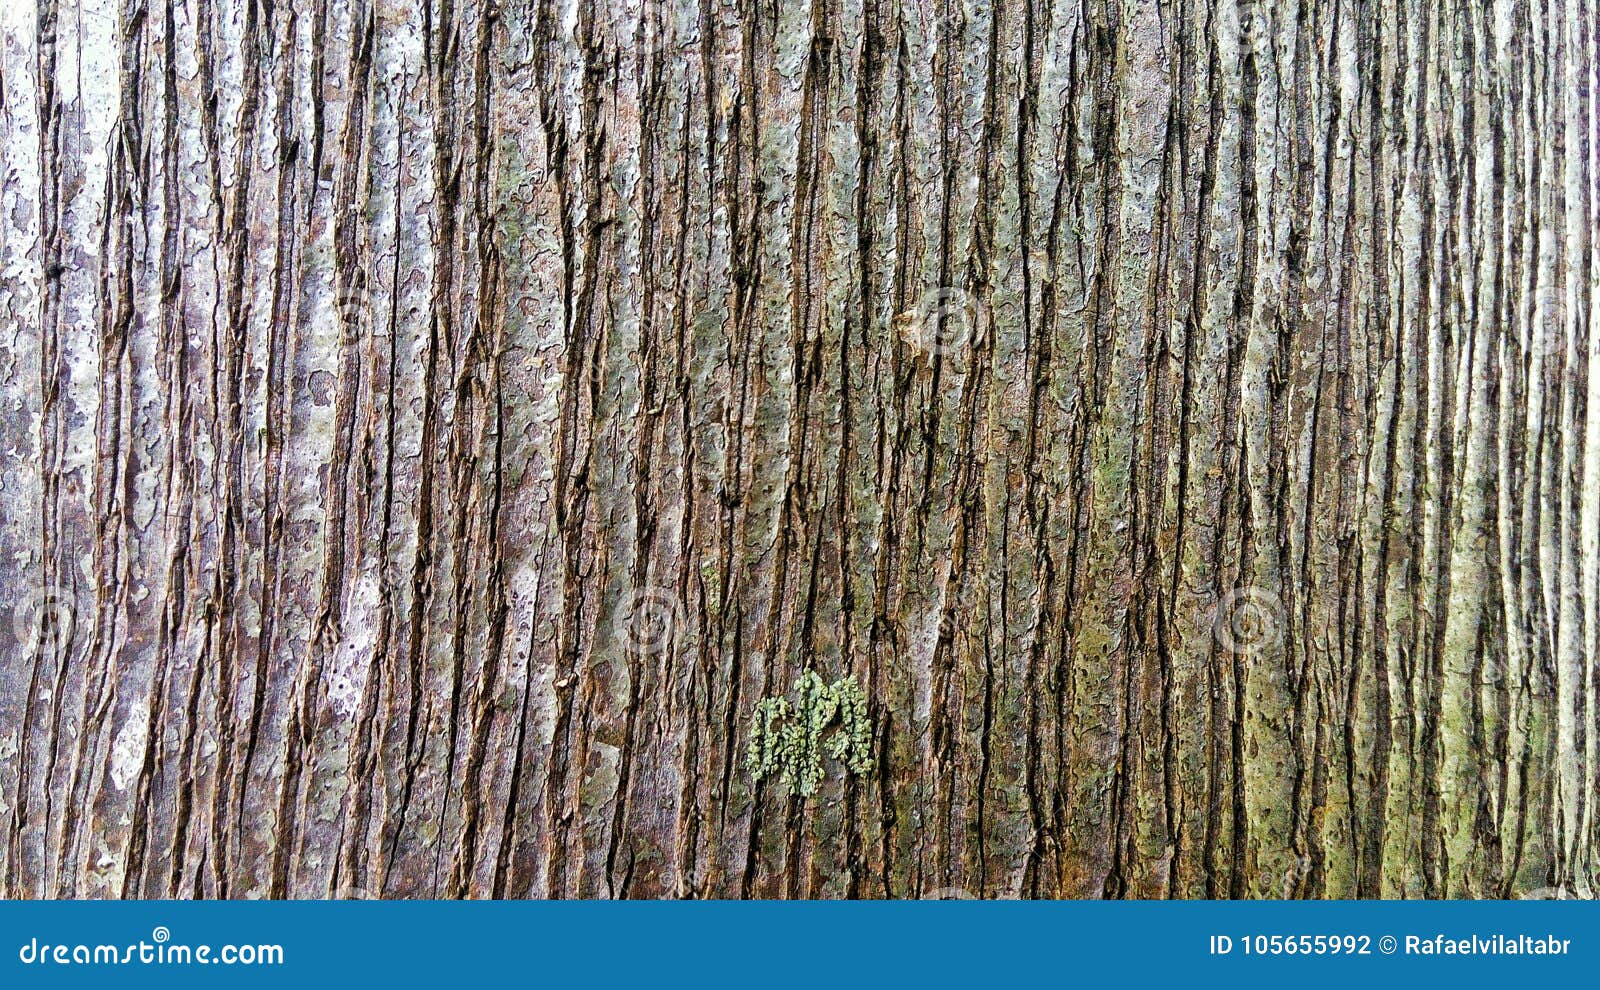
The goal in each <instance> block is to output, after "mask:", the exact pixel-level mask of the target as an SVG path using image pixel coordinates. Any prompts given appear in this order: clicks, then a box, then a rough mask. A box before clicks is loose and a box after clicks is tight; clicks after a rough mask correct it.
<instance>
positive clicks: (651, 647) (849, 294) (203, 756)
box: [0, 0, 1600, 897]
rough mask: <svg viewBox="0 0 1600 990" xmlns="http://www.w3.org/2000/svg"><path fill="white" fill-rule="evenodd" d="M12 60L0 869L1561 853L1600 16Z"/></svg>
mask: <svg viewBox="0 0 1600 990" xmlns="http://www.w3.org/2000/svg"><path fill="white" fill-rule="evenodd" d="M0 30H3V33H4V34H3V42H4V44H3V46H0V111H3V113H0V120H3V126H4V128H5V132H4V135H3V137H4V142H5V148H6V157H5V171H4V174H3V177H0V315H3V318H4V327H5V332H4V334H3V336H0V404H3V407H4V413H3V415H0V422H3V424H4V430H5V436H4V438H3V442H0V489H3V498H0V600H4V601H8V602H9V603H10V609H9V616H8V623H7V625H6V627H5V629H4V632H5V635H4V636H3V637H0V638H3V639H4V644H3V645H4V652H3V654H0V656H3V660H0V756H3V757H4V759H3V761H0V817H3V820H4V821H5V822H6V823H7V829H6V842H5V857H6V859H5V864H6V868H5V872H4V876H5V881H4V886H3V888H0V894H3V895H4V896H10V897H42V896H86V897H118V896H127V897H134V896H138V897H190V896H204V897H245V896H273V897H323V896H352V895H355V896H394V897H407V896H417V897H420V896H430V897H432V896H437V897H489V896H496V897H526V896H536V897H543V896H554V897H560V896H582V897H660V896H723V897H750V896H761V897H841V896H856V897H878V896H890V897H918V896H930V895H940V896H949V895H951V894H953V893H965V894H970V895H973V896H983V897H1011V896H1022V897H1053V896H1073V897H1098V896H1112V897H1122V896H1136V897H1169V896H1170V897H1201V896H1252V897H1263V896H1265V897H1288V896H1310V897H1347V896H1379V895H1382V896H1390V897H1413V896H1430V897H1438V896H1537V895H1542V894H1553V893H1561V894H1585V895H1587V894H1591V893H1593V892H1594V890H1595V883H1596V870H1597V868H1600V859H1597V853H1600V824H1597V815H1596V803H1597V801H1600V674H1597V672H1596V671H1597V668H1596V666H1595V664H1594V660H1593V658H1594V657H1595V655H1596V648H1597V646H1600V442H1597V441H1596V438H1597V437H1600V375H1594V374H1591V367H1592V366H1593V364H1594V362H1595V360H1596V358H1597V356H1600V355H1597V347H1600V344H1597V339H1600V338H1597V336H1596V328H1597V324H1600V255H1597V251H1596V243H1595V235H1596V232H1597V231H1600V102H1597V101H1600V55H1597V51H1600V8H1597V7H1596V5H1595V0H1496V2H1494V3H1491V4H1487V5H1485V4H1481V3H1469V2H1465V0H1396V2H1394V3H1375V2H1371V0H1292V2H1291V0H1206V2H1203V3H1194V4H1191V3H1180V2H1177V0H1131V2H1129V3H1122V4H1110V3H1105V2H1102V0H996V2H994V3H990V4H964V3H961V2H958V0H812V2H810V3H796V4H782V3H778V4H764V3H753V2H746V0H704V2H702V3H699V4H698V5H693V6H683V5H677V6H674V5H669V4H664V3H660V2H657V0H645V2H643V3H642V4H633V5H615V6H607V5H604V4H601V3H599V2H597V0H574V2H573V3H572V4H556V3H554V2H551V0H537V2H534V3H512V2H507V0H499V2H496V0H287V2H277V3H266V2H264V0H174V3H172V4H167V5H159V4H156V5H152V4H149V3H147V2H145V0H38V3H37V5H36V7H34V8H33V9H28V8H25V7H21V6H18V5H8V6H6V7H4V8H3V13H0ZM807 668H810V669H813V670H815V671H817V672H818V673H819V675H820V676H821V677H822V678H824V679H825V680H826V681H829V682H833V681H835V680H836V679H841V678H849V677H854V678H855V679H856V680H857V681H858V682H859V684H860V685H861V687H862V688H864V689H865V691H866V693H867V695H868V697H869V699H870V712H869V714H870V717H871V719H872V723H873V727H874V734H873V739H872V757H873V761H874V762H873V766H872V768H871V770H870V772H868V773H866V774H864V775H861V776H853V775H851V774H849V773H847V772H846V770H845V767H844V766H843V765H842V764H840V763H838V762H830V763H829V764H827V769H828V773H827V776H826V778H825V779H824V780H823V782H822V784H821V786H820V788H819V789H818V791H817V793H815V794H814V795H811V796H810V797H809V799H806V800H802V799H800V798H799V797H797V796H795V795H793V794H791V793H790V792H789V791H788V790H787V789H786V788H785V787H783V786H781V785H780V783H779V781H778V777H777V775H776V774H773V775H770V776H768V777H765V778H763V779H762V780H761V781H759V782H756V781H754V780H753V778H752V775H751V774H750V773H749V772H748V771H747V769H746V766H745V757H746V749H747V744H748V741H749V737H750V732H751V721H752V717H753V713H754V712H755V711H756V708H757V706H758V704H759V703H760V702H761V701H762V699H763V698H767V697H772V696H775V695H778V694H781V693H783V692H784V691H785V690H786V689H787V688H788V687H789V686H790V685H791V684H793V683H794V682H795V681H796V678H797V676H798V675H799V674H800V673H801V672H802V671H803V670H805V669H807Z"/></svg>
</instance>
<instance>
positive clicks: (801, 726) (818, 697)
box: [746, 668, 872, 799]
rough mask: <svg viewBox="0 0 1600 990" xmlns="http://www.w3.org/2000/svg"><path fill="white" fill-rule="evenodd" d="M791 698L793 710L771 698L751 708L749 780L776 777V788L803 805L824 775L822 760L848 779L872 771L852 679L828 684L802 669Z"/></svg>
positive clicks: (867, 732) (868, 724)
mask: <svg viewBox="0 0 1600 990" xmlns="http://www.w3.org/2000/svg"><path fill="white" fill-rule="evenodd" d="M794 694H795V696H796V699H797V700H796V701H795V702H794V703H793V704H791V703H790V701H789V699H788V698H786V697H784V696H783V695H775V696H773V697H770V698H763V699H761V701H760V702H759V703H758V704H757V705H756V709H755V718H754V727H753V729H752V730H751V733H750V752H749V756H748V758H747V760H746V766H747V768H748V769H749V771H750V776H751V778H752V779H753V780H755V781H760V780H762V779H763V778H765V777H767V776H768V775H769V774H772V773H774V772H776V773H777V774H778V781H779V783H781V784H782V785H783V786H784V787H785V788H786V789H788V791H789V793H790V794H792V795H794V796H796V797H799V798H802V799H803V798H807V797H810V796H811V795H812V794H813V793H814V792H815V791H816V789H817V785H819V784H821V783H822V780H823V778H824V777H825V776H826V774H827V771H826V769H825V768H824V766H823V757H824V756H829V757H832V758H833V759H835V760H838V761H839V762H841V763H843V764H844V765H845V768H846V769H847V770H848V771H849V772H850V773H853V774H864V773H866V772H868V771H869V770H871V769H872V721H871V719H870V718H869V717H868V715H867V696H866V693H865V692H864V691H862V690H861V685H860V684H859V683H858V682H857V681H856V679H855V677H854V676H851V677H841V678H839V679H838V680H836V681H834V682H833V683H832V684H829V683H827V682H826V681H824V680H823V679H822V675H820V674H818V673H817V672H816V671H814V670H812V669H810V668H807V669H806V670H805V672H804V673H802V674H801V675H800V677H799V679H798V680H796V681H795V685H794Z"/></svg>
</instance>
